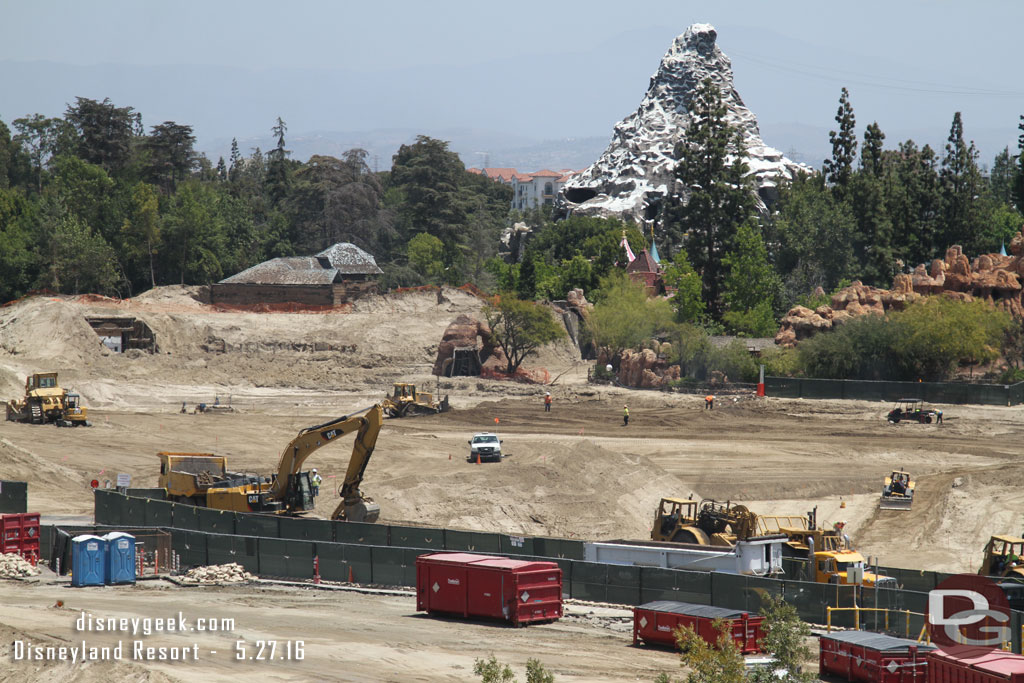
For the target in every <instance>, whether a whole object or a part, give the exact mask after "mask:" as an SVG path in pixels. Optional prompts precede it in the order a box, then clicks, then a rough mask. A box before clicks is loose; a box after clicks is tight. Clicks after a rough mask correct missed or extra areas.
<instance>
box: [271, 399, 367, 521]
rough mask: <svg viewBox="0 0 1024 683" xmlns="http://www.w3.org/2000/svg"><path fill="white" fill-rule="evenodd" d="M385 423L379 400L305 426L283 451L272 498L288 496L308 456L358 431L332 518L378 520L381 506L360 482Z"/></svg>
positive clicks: (285, 497)
mask: <svg viewBox="0 0 1024 683" xmlns="http://www.w3.org/2000/svg"><path fill="white" fill-rule="evenodd" d="M383 422H384V410H383V408H382V407H381V405H380V404H379V403H378V404H376V405H374V406H372V407H371V408H369V409H365V410H361V411H359V412H356V413H352V414H351V415H343V416H342V417H339V418H336V419H334V420H331V421H330V422H325V423H323V424H319V425H315V426H313V427H306V428H305V429H303V430H302V431H300V432H299V434H298V436H296V437H295V438H294V439H292V441H291V443H289V444H288V445H287V446H285V448H284V451H283V452H282V453H281V462H280V464H279V465H278V468H277V478H276V479H275V480H274V483H273V486H272V487H271V492H272V497H273V498H275V499H277V500H284V499H287V498H289V497H290V495H291V492H290V491H289V489H290V487H291V486H292V484H290V482H291V481H294V479H295V477H296V476H298V475H299V474H300V472H301V468H302V463H303V462H305V460H306V458H308V457H309V456H310V455H312V454H313V453H314V452H316V451H317V449H319V448H321V447H322V446H326V445H327V444H329V443H331V442H332V441H334V440H336V439H338V438H339V437H342V436H345V435H347V434H351V433H352V432H355V433H356V441H355V444H353V446H352V457H351V458H350V459H349V462H348V469H347V470H346V471H345V479H344V481H343V482H342V485H341V488H340V489H339V494H340V495H341V498H342V500H341V503H340V504H339V505H338V507H337V509H336V510H335V511H334V513H333V514H332V515H331V519H345V520H349V521H353V522H375V521H376V520H377V517H378V516H379V514H380V507H379V506H378V505H376V504H375V503H374V502H373V501H372V500H370V499H369V498H366V497H364V496H363V494H362V492H361V491H360V490H359V485H360V484H361V483H362V481H363V473H364V472H365V471H366V465H367V463H369V462H370V456H371V455H373V447H374V445H375V444H376V443H377V435H378V434H380V428H381V425H382V424H383Z"/></svg>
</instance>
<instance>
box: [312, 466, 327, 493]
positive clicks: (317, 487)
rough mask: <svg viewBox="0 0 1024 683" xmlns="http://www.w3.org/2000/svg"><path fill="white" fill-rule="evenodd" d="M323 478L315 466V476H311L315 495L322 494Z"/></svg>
mask: <svg viewBox="0 0 1024 683" xmlns="http://www.w3.org/2000/svg"><path fill="white" fill-rule="evenodd" d="M323 481H324V480H323V478H321V477H320V475H319V474H318V473H317V471H316V468H315V467H314V468H313V476H312V477H310V483H311V484H312V485H313V496H314V497H316V496H319V495H320V484H322V483H323Z"/></svg>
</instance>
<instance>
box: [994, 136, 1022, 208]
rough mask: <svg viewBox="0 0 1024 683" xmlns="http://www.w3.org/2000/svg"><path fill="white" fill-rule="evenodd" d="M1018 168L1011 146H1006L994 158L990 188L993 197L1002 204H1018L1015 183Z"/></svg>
mask: <svg viewBox="0 0 1024 683" xmlns="http://www.w3.org/2000/svg"><path fill="white" fill-rule="evenodd" d="M1016 172H1017V169H1016V167H1015V166H1014V159H1013V157H1011V156H1010V148H1009V147H1004V148H1003V149H1002V150H1001V151H1000V152H999V154H997V155H996V158H995V159H993V160H992V172H991V173H990V174H989V181H988V182H989V189H990V190H991V191H992V197H993V198H994V199H995V200H996V201H997V202H999V203H1001V204H1006V205H1007V206H1016V203H1015V197H1014V194H1013V184H1014V180H1015V176H1016Z"/></svg>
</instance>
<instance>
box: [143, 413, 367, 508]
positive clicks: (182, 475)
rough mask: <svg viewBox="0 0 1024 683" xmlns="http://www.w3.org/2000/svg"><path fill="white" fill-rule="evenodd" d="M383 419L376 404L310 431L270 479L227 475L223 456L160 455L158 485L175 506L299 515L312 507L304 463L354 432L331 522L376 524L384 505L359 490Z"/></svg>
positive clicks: (285, 453)
mask: <svg viewBox="0 0 1024 683" xmlns="http://www.w3.org/2000/svg"><path fill="white" fill-rule="evenodd" d="M364 413H365V414H364ZM383 418H384V411H383V407H382V405H381V404H376V405H374V406H373V407H371V408H370V409H368V410H366V411H359V412H357V413H353V414H351V415H343V416H342V417H339V418H337V419H334V420H331V421H329V422H325V423H323V424H319V425H314V426H312V427H306V428H305V429H303V430H301V431H300V432H299V433H298V435H297V436H296V437H295V438H294V439H292V440H291V442H290V443H289V444H288V445H287V446H285V448H284V451H283V452H282V453H281V460H280V463H279V464H278V467H277V474H276V475H273V476H271V477H263V476H258V475H252V474H242V473H238V472H229V471H228V470H227V459H226V458H224V457H223V456H216V455H212V454H209V453H159V454H158V456H159V457H160V483H159V486H160V487H161V488H164V489H166V490H167V498H168V499H169V500H173V501H176V502H182V503H190V504H193V505H199V506H202V507H209V508H214V509H217V510H234V511H237V512H271V513H280V514H290V515H298V514H301V513H303V512H306V511H308V510H312V509H313V507H314V500H313V499H314V494H313V484H312V481H311V479H310V476H309V472H304V471H302V464H303V463H304V462H305V460H306V459H307V458H308V457H309V456H310V455H312V454H313V453H314V452H315V451H316V450H317V449H319V448H320V447H322V446H326V445H327V444H328V443H330V442H332V441H334V440H336V439H338V438H339V437H342V436H345V435H346V434H350V433H352V432H355V433H356V437H355V439H356V440H355V444H353V446H352V457H351V458H350V459H349V463H348V468H347V470H346V472H345V479H344V480H343V482H342V484H341V487H340V488H339V491H338V494H339V495H340V496H341V502H340V503H339V504H338V507H337V508H336V509H335V510H334V512H333V513H332V514H331V519H338V520H347V521H353V522H376V521H377V518H378V517H379V516H380V506H379V505H377V504H376V503H374V502H373V500H372V499H370V498H368V497H366V496H364V495H363V494H362V492H361V491H360V490H359V485H360V484H361V483H362V481H363V474H364V473H365V471H366V465H367V464H368V463H369V461H370V456H371V455H372V454H373V448H374V445H375V444H376V442H377V436H378V434H379V433H380V428H381V424H382V423H383Z"/></svg>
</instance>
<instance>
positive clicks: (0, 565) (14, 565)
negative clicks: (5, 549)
mask: <svg viewBox="0 0 1024 683" xmlns="http://www.w3.org/2000/svg"><path fill="white" fill-rule="evenodd" d="M41 573H42V570H41V569H39V567H33V566H32V564H31V563H30V562H29V561H28V560H26V559H25V558H23V557H22V556H21V555H18V554H17V553H7V554H5V555H0V578H4V579H16V578H20V577H22V576H38V575H39V574H41Z"/></svg>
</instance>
